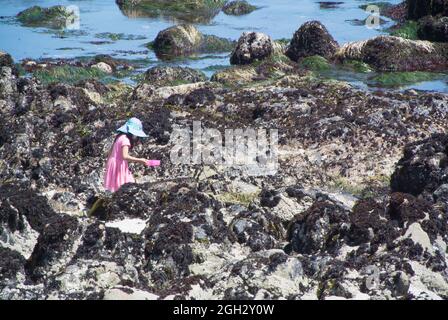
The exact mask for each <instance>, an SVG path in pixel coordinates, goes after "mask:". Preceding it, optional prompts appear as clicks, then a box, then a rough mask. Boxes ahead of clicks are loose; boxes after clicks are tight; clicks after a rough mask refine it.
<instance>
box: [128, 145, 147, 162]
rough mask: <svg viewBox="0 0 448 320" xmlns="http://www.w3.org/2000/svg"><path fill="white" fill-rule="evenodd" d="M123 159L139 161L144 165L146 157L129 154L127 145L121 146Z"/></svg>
mask: <svg viewBox="0 0 448 320" xmlns="http://www.w3.org/2000/svg"><path fill="white" fill-rule="evenodd" d="M123 160H126V161H130V162H137V163H141V164H143V165H146V162H147V161H148V160H147V159H144V158H136V157H133V156H131V155H129V146H123Z"/></svg>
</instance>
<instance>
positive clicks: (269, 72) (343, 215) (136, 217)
mask: <svg viewBox="0 0 448 320" xmlns="http://www.w3.org/2000/svg"><path fill="white" fill-rule="evenodd" d="M96 63H98V62H96ZM104 63H107V62H106V61H104ZM90 64H91V62H89V63H88V64H87V65H88V66H90ZM108 64H109V63H108ZM110 65H111V64H110ZM111 66H112V65H111ZM2 69H3V70H5V69H9V70H10V68H9V67H3V68H2ZM229 70H232V71H231V72H234V74H233V77H234V78H231V72H230V71H228V74H227V75H228V79H237V77H236V74H237V71H238V70H251V71H250V72H253V75H254V77H253V79H251V80H250V81H249V82H248V83H246V84H245V86H239V85H238V86H233V87H230V86H227V85H221V84H220V83H217V82H209V81H201V82H194V83H189V84H182V85H177V86H162V87H157V86H155V85H151V84H148V83H144V81H143V83H141V84H139V85H138V86H137V87H136V88H134V90H132V89H129V88H128V89H127V90H124V92H123V93H121V94H119V95H111V93H114V92H115V91H114V90H116V89H115V87H114V86H116V84H114V86H112V85H105V84H101V83H99V82H97V81H92V80H89V81H83V82H81V83H76V84H64V83H55V84H51V85H42V84H40V83H38V82H36V81H35V80H34V79H33V78H23V77H16V76H13V75H11V73H10V72H9V73H0V81H3V82H7V83H9V84H10V87H11V88H12V91H10V92H7V93H6V95H4V96H2V97H0V106H1V108H0V299H111V298H114V297H115V298H126V299H127V298H129V299H133V298H142V299H207V298H209V299H243V298H245V299H336V298H338V299H442V298H447V297H448V294H447V292H448V291H447V288H448V279H447V277H446V270H447V259H446V247H447V243H448V239H447V233H448V226H447V221H448V217H447V213H446V199H448V195H447V192H446V191H447V190H448V188H447V183H446V181H445V180H444V179H445V176H446V172H444V170H445V167H446V165H445V162H446V161H445V160H446V159H445V158H446V156H447V152H446V145H447V141H446V140H447V139H446V135H445V134H442V133H444V132H445V131H446V121H447V107H446V106H447V103H448V97H447V96H446V95H444V94H440V93H417V92H415V91H412V90H408V91H400V92H388V91H381V92H380V91H378V92H369V91H362V90H358V89H355V88H353V87H351V86H350V85H348V84H345V83H340V82H337V81H326V80H321V79H317V78H315V77H312V76H310V74H309V73H308V72H304V71H303V70H302V69H301V68H298V67H297V64H296V63H294V62H292V61H291V60H290V59H288V58H287V57H282V56H280V55H278V56H275V57H269V58H266V59H264V60H262V61H260V62H258V63H254V64H251V65H243V66H233V67H232V68H231V69H229ZM235 70H236V71H235ZM165 71H166V72H167V73H168V74H169V75H171V71H169V72H168V69H162V70H159V71H157V72H156V71H155V70H154V69H153V70H152V71H151V72H148V74H151V77H152V78H151V79H154V80H153V81H155V78H157V75H158V74H159V72H161V76H160V77H161V78H164V77H165V76H162V74H164V72H165ZM177 71H179V70H177ZM177 71H173V72H174V73H176V72H177ZM183 71H185V70H182V72H181V73H183ZM179 72H180V71H179ZM250 72H249V71H248V73H249V74H250ZM188 74H190V73H189V72H188ZM186 76H187V75H186ZM192 76H193V75H192ZM167 78H169V76H167ZM258 80H262V81H258ZM235 81H236V80H235ZM3 82H2V83H3ZM87 93H90V95H89V94H87ZM93 93H95V94H97V95H98V96H100V97H103V99H100V100H98V101H96V102H95V101H93V100H92V99H91V98H90V97H91V96H92V94H93ZM104 101H107V103H106V102H104ZM129 112H131V113H132V115H133V116H136V117H138V118H140V119H141V120H142V122H143V125H144V129H145V131H146V132H147V133H148V134H149V135H150V137H149V138H148V139H147V140H146V141H145V142H144V143H145V144H144V145H143V146H141V145H138V146H136V147H135V150H134V151H133V152H135V154H136V155H138V156H139V157H145V158H150V159H160V160H161V163H162V165H161V166H160V167H157V168H145V167H140V166H131V170H132V172H133V173H134V175H135V177H136V179H137V181H138V182H139V183H133V184H126V185H124V186H122V188H120V190H119V191H117V192H115V193H114V194H112V195H111V194H106V193H105V192H104V190H103V187H102V170H101V168H103V166H104V160H105V157H106V155H107V152H108V150H109V148H110V145H111V143H112V141H113V138H114V135H115V133H114V132H115V130H116V129H117V127H119V126H120V125H122V124H123V121H124V120H123V117H128V116H129ZM192 121H201V125H202V128H216V129H217V130H222V132H225V131H224V130H225V129H228V128H247V124H248V123H250V124H253V125H254V126H256V127H257V128H276V129H278V146H277V147H278V148H279V150H280V151H281V152H280V155H279V159H278V161H279V166H278V167H277V171H276V173H275V175H272V173H270V174H266V171H263V167H261V168H258V169H257V168H255V169H253V168H252V167H251V168H247V167H245V166H240V165H236V164H234V165H230V166H222V165H219V164H213V165H202V164H201V165H195V164H190V163H187V164H173V163H171V160H170V155H171V150H172V149H173V147H174V144H175V142H174V138H172V137H171V134H172V133H173V132H174V130H176V129H178V128H191V124H192ZM186 132H189V133H190V134H191V130H186ZM434 132H437V133H440V134H439V135H435V136H431V135H432V134H433V133H434ZM235 141H236V142H237V143H238V144H239V145H240V146H241V145H246V142H245V141H243V140H242V139H238V140H235ZM405 145H407V147H406V148H405ZM403 148H404V149H405V153H404V155H403V154H402V151H403ZM400 158H402V159H401V160H400ZM258 161H259V163H262V161H263V159H260V158H258V159H257V162H258ZM396 163H397V166H396V167H395V164H396ZM249 169H250V170H249ZM394 171H395V173H394V175H393V177H392V179H391V180H392V181H391V184H389V181H388V177H389V176H390V174H391V173H392V172H394ZM409 186H412V187H414V186H415V188H409ZM89 214H90V215H89ZM376 275H379V277H376Z"/></svg>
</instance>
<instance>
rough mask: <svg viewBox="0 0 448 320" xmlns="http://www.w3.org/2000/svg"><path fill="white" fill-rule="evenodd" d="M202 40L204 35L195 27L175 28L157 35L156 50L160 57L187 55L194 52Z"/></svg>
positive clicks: (182, 26)
mask: <svg viewBox="0 0 448 320" xmlns="http://www.w3.org/2000/svg"><path fill="white" fill-rule="evenodd" d="M201 40H202V34H201V33H200V32H199V30H198V29H196V27H194V26H193V25H189V24H183V25H179V26H173V27H170V28H168V29H165V30H162V31H160V32H159V33H158V34H157V37H156V39H155V40H154V50H155V52H156V53H157V54H160V55H170V56H178V55H185V54H189V53H192V52H194V51H195V50H196V49H197V48H198V47H199V46H200V44H201Z"/></svg>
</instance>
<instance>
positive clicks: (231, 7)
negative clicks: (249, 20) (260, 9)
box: [222, 0, 257, 16]
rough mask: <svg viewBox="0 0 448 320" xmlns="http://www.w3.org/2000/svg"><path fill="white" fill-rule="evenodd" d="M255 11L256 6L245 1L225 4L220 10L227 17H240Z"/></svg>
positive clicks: (238, 0) (240, 0) (237, 0)
mask: <svg viewBox="0 0 448 320" xmlns="http://www.w3.org/2000/svg"><path fill="white" fill-rule="evenodd" d="M256 9H257V7H256V6H253V5H251V4H250V3H249V2H247V1H246V0H236V1H230V2H228V3H226V4H225V5H224V7H223V8H222V11H223V12H224V13H225V14H228V15H233V16H242V15H245V14H249V13H251V12H252V11H254V10H256Z"/></svg>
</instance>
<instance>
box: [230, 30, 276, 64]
mask: <svg viewBox="0 0 448 320" xmlns="http://www.w3.org/2000/svg"><path fill="white" fill-rule="evenodd" d="M273 51H274V49H273V43H272V40H271V38H270V37H269V36H267V35H265V34H263V33H260V32H244V33H243V34H242V35H241V37H240V39H239V40H238V44H237V45H236V48H235V49H234V50H233V52H232V55H231V57H230V63H231V64H249V63H252V62H254V61H256V60H263V59H265V58H267V57H269V56H270V55H271V54H272V53H273Z"/></svg>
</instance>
